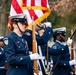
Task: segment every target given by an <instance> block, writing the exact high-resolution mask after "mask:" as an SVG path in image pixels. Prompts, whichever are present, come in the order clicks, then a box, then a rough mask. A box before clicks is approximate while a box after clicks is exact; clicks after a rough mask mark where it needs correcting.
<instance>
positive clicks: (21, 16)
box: [9, 14, 26, 19]
mask: <svg viewBox="0 0 76 75" xmlns="http://www.w3.org/2000/svg"><path fill="white" fill-rule="evenodd" d="M24 17H26V14H16V15H11V16H9V18H10V19H13V18H24Z"/></svg>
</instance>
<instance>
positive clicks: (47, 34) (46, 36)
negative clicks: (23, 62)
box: [23, 22, 53, 71]
mask: <svg viewBox="0 0 76 75" xmlns="http://www.w3.org/2000/svg"><path fill="white" fill-rule="evenodd" d="M46 24H47V25H46ZM46 24H45V25H44V24H42V23H41V24H37V25H35V31H36V32H35V33H36V41H37V48H38V46H41V45H45V44H46V43H47V42H48V40H50V38H51V37H52V35H53V30H52V25H51V23H50V22H46ZM45 26H46V29H45V31H44V33H43V35H42V36H39V34H38V31H39V30H41V29H43V28H45ZM23 38H24V39H26V41H27V42H28V47H29V51H31V52H32V29H28V30H26V31H25V32H24V33H23ZM37 50H38V52H39V48H38V49H37ZM31 71H32V70H31Z"/></svg>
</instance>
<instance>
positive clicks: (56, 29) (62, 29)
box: [53, 27, 66, 32]
mask: <svg viewBox="0 0 76 75" xmlns="http://www.w3.org/2000/svg"><path fill="white" fill-rule="evenodd" d="M55 31H64V32H66V27H61V28H55V29H53V32H55Z"/></svg>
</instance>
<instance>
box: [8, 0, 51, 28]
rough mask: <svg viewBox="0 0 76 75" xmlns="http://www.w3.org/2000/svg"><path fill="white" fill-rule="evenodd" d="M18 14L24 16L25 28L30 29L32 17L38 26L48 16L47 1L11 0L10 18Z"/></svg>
mask: <svg viewBox="0 0 76 75" xmlns="http://www.w3.org/2000/svg"><path fill="white" fill-rule="evenodd" d="M20 13H25V14H26V19H27V25H28V26H27V28H31V26H32V16H33V17H34V23H35V24H38V23H40V22H41V21H43V20H44V19H46V18H47V17H48V16H49V15H50V13H51V10H50V8H49V4H48V0H12V3H11V8H10V16H12V15H15V14H20ZM8 26H10V24H8Z"/></svg>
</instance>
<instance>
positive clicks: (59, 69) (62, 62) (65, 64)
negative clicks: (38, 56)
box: [52, 27, 76, 75]
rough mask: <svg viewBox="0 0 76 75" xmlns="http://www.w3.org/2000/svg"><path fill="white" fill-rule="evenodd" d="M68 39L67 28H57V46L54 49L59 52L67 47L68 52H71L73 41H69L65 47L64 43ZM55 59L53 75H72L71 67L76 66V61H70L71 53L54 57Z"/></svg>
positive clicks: (55, 33)
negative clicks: (70, 47)
mask: <svg viewBox="0 0 76 75" xmlns="http://www.w3.org/2000/svg"><path fill="white" fill-rule="evenodd" d="M65 37H66V28H65V27H62V28H57V29H54V34H53V38H54V42H55V44H54V45H53V46H52V48H53V49H57V50H58V52H59V48H62V47H65V49H66V50H69V48H68V47H69V46H70V45H71V43H72V39H70V38H69V39H68V40H67V44H66V45H64V44H62V42H64V41H65ZM52 59H53V64H54V66H53V75H70V71H71V65H75V64H76V60H72V61H70V54H69V52H67V53H64V54H59V55H54V56H52Z"/></svg>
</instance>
